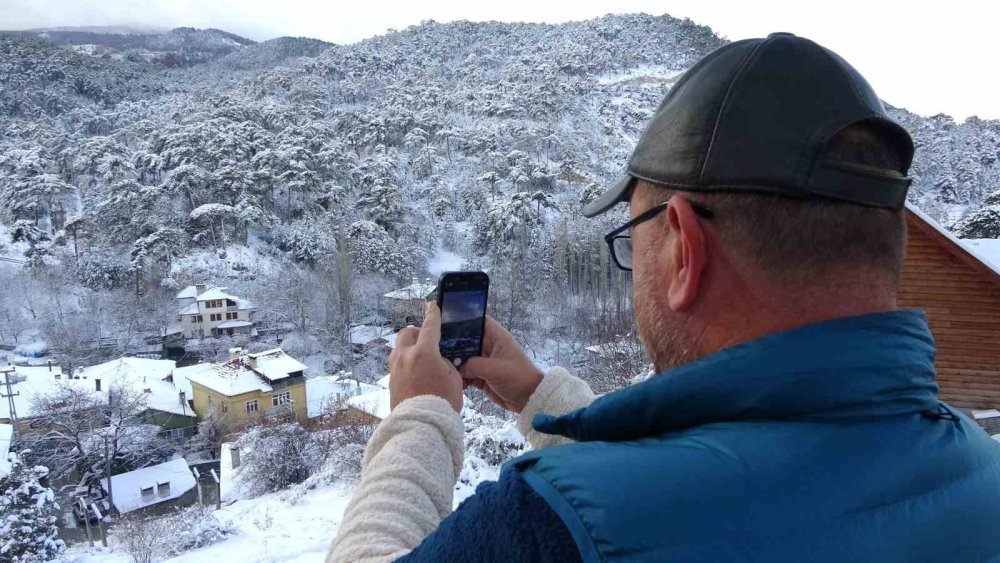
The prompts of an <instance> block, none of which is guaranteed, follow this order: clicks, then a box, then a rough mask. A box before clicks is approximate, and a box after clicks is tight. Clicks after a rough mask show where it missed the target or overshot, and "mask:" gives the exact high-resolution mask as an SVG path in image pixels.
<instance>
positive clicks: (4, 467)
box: [0, 424, 14, 477]
mask: <svg viewBox="0 0 1000 563" xmlns="http://www.w3.org/2000/svg"><path fill="white" fill-rule="evenodd" d="M13 440H14V427H13V426H12V425H10V424H0V477H3V476H4V475H7V474H9V473H10V461H9V460H8V459H7V454H8V453H10V446H11V441H13Z"/></svg>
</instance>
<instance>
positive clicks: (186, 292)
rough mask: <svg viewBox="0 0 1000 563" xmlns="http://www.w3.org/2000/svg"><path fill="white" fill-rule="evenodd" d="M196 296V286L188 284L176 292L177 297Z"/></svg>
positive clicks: (191, 297)
mask: <svg viewBox="0 0 1000 563" xmlns="http://www.w3.org/2000/svg"><path fill="white" fill-rule="evenodd" d="M195 297H198V287H197V286H194V285H189V286H187V287H185V288H184V289H182V290H180V291H178V292H177V299H194V298H195Z"/></svg>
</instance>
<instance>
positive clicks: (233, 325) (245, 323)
mask: <svg viewBox="0 0 1000 563" xmlns="http://www.w3.org/2000/svg"><path fill="white" fill-rule="evenodd" d="M246 326H253V323H252V322H250V321H226V322H224V323H222V324H220V325H219V326H218V327H216V328H243V327H246Z"/></svg>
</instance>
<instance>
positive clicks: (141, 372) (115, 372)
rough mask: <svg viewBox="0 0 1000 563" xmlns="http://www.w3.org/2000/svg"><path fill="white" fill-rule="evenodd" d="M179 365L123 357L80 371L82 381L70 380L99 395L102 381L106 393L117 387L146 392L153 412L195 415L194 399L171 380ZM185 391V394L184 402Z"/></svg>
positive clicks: (78, 374) (162, 361) (169, 362)
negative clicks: (193, 408)
mask: <svg viewBox="0 0 1000 563" xmlns="http://www.w3.org/2000/svg"><path fill="white" fill-rule="evenodd" d="M176 365H177V362H174V361H173V360H152V359H146V358H119V359H117V360H111V361H109V362H104V363H103V364H97V365H96V366H90V367H85V368H82V369H79V370H77V372H76V374H75V375H76V376H78V377H79V378H80V379H71V380H67V381H68V382H70V383H72V384H73V385H79V386H86V387H87V388H93V389H94V390H95V392H96V389H97V385H96V383H95V380H100V381H101V392H102V393H107V391H108V389H109V388H111V387H115V386H121V387H127V388H129V389H131V390H132V392H133V393H136V394H138V393H144V394H145V395H146V406H147V407H149V408H150V409H152V410H157V411H160V412H165V413H170V414H176V415H180V416H194V411H192V410H191V407H190V405H188V404H187V401H188V400H189V399H190V398H191V395H190V392H189V391H185V390H184V389H182V388H179V387H176V386H175V385H174V384H173V383H172V382H171V381H169V380H168V378H169V377H170V375H171V373H172V372H173V370H174V367H175V366H176ZM181 391H185V395H184V399H183V400H182V399H181V395H180V392H181Z"/></svg>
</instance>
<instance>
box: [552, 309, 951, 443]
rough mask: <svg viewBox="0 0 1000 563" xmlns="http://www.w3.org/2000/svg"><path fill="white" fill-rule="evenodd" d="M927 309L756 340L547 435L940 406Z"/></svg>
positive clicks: (632, 435)
mask: <svg viewBox="0 0 1000 563" xmlns="http://www.w3.org/2000/svg"><path fill="white" fill-rule="evenodd" d="M934 352H935V348H934V340H933V338H932V337H931V333H930V329H929V328H928V326H927V319H926V317H925V316H924V314H923V312H922V311H915V310H909V311H893V312H887V313H873V314H868V315H861V316H856V317H845V318H840V319H834V320H830V321H824V322H820V323H815V324H810V325H806V326H803V327H800V328H797V329H794V330H790V331H787V332H782V333H777V334H772V335H768V336H765V337H763V338H759V339H756V340H752V341H749V342H746V343H743V344H740V345H738V346H734V347H732V348H728V349H726V350H723V351H721V352H718V353H715V354H712V355H710V356H706V357H705V358H702V359H700V360H698V361H696V362H692V363H690V364H687V365H684V366H681V367H678V368H676V369H673V370H670V371H667V372H664V373H662V374H659V375H657V376H655V377H652V378H650V379H648V380H646V381H644V382H642V383H639V384H636V385H633V386H630V387H626V388H625V389H621V390H619V391H616V392H614V393H610V394H608V395H605V396H603V397H600V398H598V399H597V400H595V401H594V402H593V403H591V404H590V406H588V407H585V408H583V409H580V410H577V411H574V412H571V413H568V414H566V415H563V416H559V417H554V416H551V415H544V414H539V415H536V416H535V418H534V419H533V421H532V426H534V428H535V430H538V431H539V432H544V433H546V434H559V435H562V436H566V437H569V438H572V439H574V440H577V441H588V440H601V441H622V440H633V439H638V438H643V437H648V436H656V435H659V434H662V433H664V432H668V431H671V430H680V429H684V428H689V427H692V426H698V425H701V424H709V423H713V422H723V421H736V420H792V419H794V420H812V421H823V420H827V421H830V420H845V419H852V418H854V419H856V418H870V417H879V416H892V415H899V414H906V413H916V412H922V411H925V410H929V409H933V408H935V407H937V405H938V400H937V390H938V386H937V384H936V383H934Z"/></svg>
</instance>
